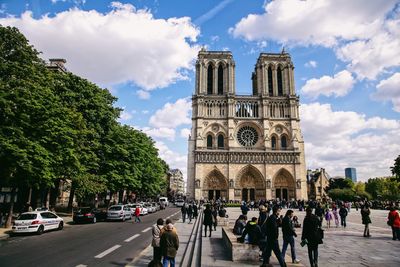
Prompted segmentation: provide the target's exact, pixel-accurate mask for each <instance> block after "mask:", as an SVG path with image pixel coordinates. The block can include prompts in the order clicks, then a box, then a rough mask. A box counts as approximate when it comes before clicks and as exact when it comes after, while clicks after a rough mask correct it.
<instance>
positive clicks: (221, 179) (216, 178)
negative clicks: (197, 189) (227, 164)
mask: <svg viewBox="0 0 400 267" xmlns="http://www.w3.org/2000/svg"><path fill="white" fill-rule="evenodd" d="M228 188H229V187H228V181H227V179H226V178H225V176H224V175H223V174H222V173H221V172H220V171H219V170H217V169H215V170H212V171H211V172H210V173H209V174H208V175H207V176H206V178H205V179H204V181H203V197H204V198H205V199H208V200H211V199H214V200H217V199H219V198H221V199H227V196H228V195H227V194H228Z"/></svg>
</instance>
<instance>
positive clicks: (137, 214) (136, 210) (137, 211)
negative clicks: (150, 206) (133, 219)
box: [135, 207, 140, 216]
mask: <svg viewBox="0 0 400 267" xmlns="http://www.w3.org/2000/svg"><path fill="white" fill-rule="evenodd" d="M135 216H140V208H139V207H136V209H135Z"/></svg>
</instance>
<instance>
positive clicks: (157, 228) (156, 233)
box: [151, 218, 164, 262]
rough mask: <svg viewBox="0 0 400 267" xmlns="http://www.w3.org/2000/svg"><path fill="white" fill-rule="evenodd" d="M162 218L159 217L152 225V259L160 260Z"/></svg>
mask: <svg viewBox="0 0 400 267" xmlns="http://www.w3.org/2000/svg"><path fill="white" fill-rule="evenodd" d="M163 224H164V220H163V219H162V218H159V219H158V220H157V223H156V225H154V226H153V229H152V236H153V239H152V241H151V246H152V247H153V261H155V262H161V248H160V232H161V229H162V228H163Z"/></svg>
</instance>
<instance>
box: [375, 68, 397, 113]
mask: <svg viewBox="0 0 400 267" xmlns="http://www.w3.org/2000/svg"><path fill="white" fill-rule="evenodd" d="M376 89H377V90H376V92H375V93H374V94H372V97H373V98H374V99H376V100H380V101H391V102H392V103H393V109H394V110H395V111H397V112H400V72H397V73H395V74H393V75H392V76H390V77H389V78H388V79H386V80H382V81H380V82H379V84H378V85H377V86H376Z"/></svg>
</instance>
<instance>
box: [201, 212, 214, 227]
mask: <svg viewBox="0 0 400 267" xmlns="http://www.w3.org/2000/svg"><path fill="white" fill-rule="evenodd" d="M203 224H204V225H212V224H213V216H212V211H211V209H205V210H204V219H203Z"/></svg>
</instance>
